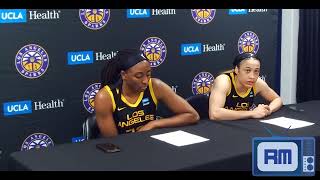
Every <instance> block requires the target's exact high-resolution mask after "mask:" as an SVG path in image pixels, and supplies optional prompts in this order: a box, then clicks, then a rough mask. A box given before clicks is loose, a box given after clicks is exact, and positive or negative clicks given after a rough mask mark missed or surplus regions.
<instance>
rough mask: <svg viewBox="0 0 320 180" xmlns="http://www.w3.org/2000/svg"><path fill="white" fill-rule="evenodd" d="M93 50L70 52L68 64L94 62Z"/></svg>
mask: <svg viewBox="0 0 320 180" xmlns="http://www.w3.org/2000/svg"><path fill="white" fill-rule="evenodd" d="M92 63H93V51H78V52H68V65H77V64H92Z"/></svg>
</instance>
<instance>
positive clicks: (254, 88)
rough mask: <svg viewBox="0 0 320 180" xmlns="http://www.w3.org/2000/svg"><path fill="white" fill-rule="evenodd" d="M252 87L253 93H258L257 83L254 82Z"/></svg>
mask: <svg viewBox="0 0 320 180" xmlns="http://www.w3.org/2000/svg"><path fill="white" fill-rule="evenodd" d="M252 88H253V94H254V95H257V89H256V83H254V85H253V87H252Z"/></svg>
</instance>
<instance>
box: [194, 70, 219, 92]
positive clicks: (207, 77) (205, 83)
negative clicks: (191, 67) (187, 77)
mask: <svg viewBox="0 0 320 180" xmlns="http://www.w3.org/2000/svg"><path fill="white" fill-rule="evenodd" d="M213 80H214V77H213V75H212V74H210V73H209V72H200V73H199V74H197V75H196V76H195V77H194V78H193V80H192V93H193V94H194V95H197V94H205V95H208V94H209V93H210V87H211V84H212V82H213Z"/></svg>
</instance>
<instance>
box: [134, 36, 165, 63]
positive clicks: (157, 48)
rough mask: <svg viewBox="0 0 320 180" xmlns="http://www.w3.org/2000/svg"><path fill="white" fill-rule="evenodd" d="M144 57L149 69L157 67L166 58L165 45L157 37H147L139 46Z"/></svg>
mask: <svg viewBox="0 0 320 180" xmlns="http://www.w3.org/2000/svg"><path fill="white" fill-rule="evenodd" d="M140 50H141V51H143V53H144V55H145V57H146V58H147V59H148V60H149V62H150V66H151V67H157V66H159V65H160V64H161V63H163V61H164V60H165V58H166V55H167V47H166V44H165V43H164V42H163V41H162V40H161V39H160V38H158V37H149V38H147V39H146V40H144V41H143V43H142V44H141V46H140Z"/></svg>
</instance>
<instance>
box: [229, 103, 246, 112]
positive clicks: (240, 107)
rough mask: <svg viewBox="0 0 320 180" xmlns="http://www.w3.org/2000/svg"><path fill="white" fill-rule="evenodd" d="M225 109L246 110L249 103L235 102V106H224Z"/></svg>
mask: <svg viewBox="0 0 320 180" xmlns="http://www.w3.org/2000/svg"><path fill="white" fill-rule="evenodd" d="M224 108H225V109H230V110H235V111H248V110H249V103H246V102H244V103H239V102H238V103H237V105H236V107H228V106H225V107H224Z"/></svg>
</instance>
